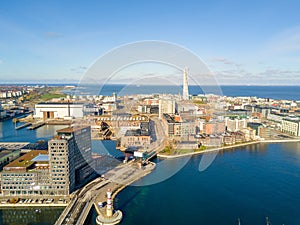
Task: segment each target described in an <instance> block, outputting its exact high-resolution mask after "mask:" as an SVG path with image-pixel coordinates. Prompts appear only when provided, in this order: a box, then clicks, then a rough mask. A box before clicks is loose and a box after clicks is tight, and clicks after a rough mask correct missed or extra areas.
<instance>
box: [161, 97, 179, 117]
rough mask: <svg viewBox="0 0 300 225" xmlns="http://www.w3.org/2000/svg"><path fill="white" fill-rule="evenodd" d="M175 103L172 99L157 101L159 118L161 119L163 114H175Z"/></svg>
mask: <svg viewBox="0 0 300 225" xmlns="http://www.w3.org/2000/svg"><path fill="white" fill-rule="evenodd" d="M175 111H176V102H175V100H172V99H160V100H159V118H160V119H162V117H163V114H164V113H166V114H175Z"/></svg>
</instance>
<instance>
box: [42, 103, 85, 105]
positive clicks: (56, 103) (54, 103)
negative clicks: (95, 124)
mask: <svg viewBox="0 0 300 225" xmlns="http://www.w3.org/2000/svg"><path fill="white" fill-rule="evenodd" d="M36 105H84V103H79V102H39V103H37V104H36Z"/></svg>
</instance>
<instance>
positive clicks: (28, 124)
mask: <svg viewBox="0 0 300 225" xmlns="http://www.w3.org/2000/svg"><path fill="white" fill-rule="evenodd" d="M31 124H32V123H29V122H28V123H24V124H22V125H20V126H16V127H15V129H16V130H19V129H22V128H24V127H28V126H30V125H31Z"/></svg>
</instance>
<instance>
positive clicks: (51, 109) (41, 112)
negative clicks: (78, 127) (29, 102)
mask: <svg viewBox="0 0 300 225" xmlns="http://www.w3.org/2000/svg"><path fill="white" fill-rule="evenodd" d="M83 115H84V104H83V103H72V102H61V103H59V102H42V103H38V104H36V105H35V114H34V118H42V119H59V118H61V119H64V118H70V117H73V118H81V117H83Z"/></svg>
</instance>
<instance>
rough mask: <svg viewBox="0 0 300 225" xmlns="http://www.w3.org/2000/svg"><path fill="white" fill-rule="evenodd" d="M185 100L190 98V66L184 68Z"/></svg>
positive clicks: (183, 95)
mask: <svg viewBox="0 0 300 225" xmlns="http://www.w3.org/2000/svg"><path fill="white" fill-rule="evenodd" d="M182 98H183V100H188V99H189V85H188V68H184V71H183V93H182Z"/></svg>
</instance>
